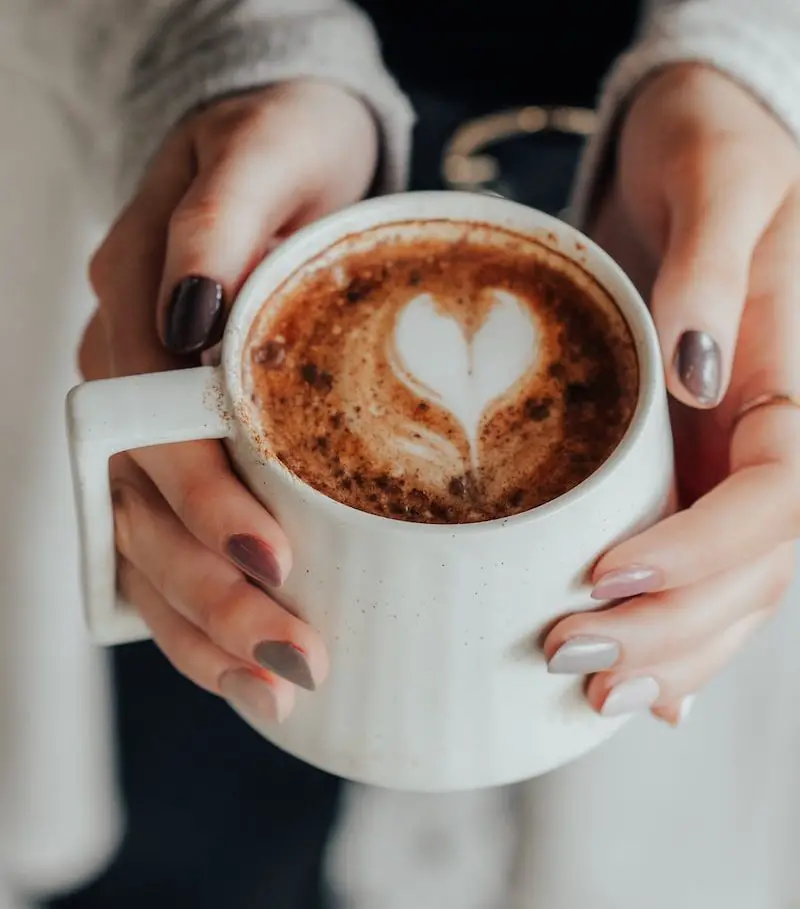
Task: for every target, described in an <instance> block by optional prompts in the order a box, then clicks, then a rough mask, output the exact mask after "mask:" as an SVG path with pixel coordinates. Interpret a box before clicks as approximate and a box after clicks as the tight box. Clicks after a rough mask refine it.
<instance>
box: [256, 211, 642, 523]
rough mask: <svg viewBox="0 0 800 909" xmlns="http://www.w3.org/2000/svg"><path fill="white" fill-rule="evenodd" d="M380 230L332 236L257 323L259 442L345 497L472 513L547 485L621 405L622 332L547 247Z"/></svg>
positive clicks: (605, 442)
mask: <svg viewBox="0 0 800 909" xmlns="http://www.w3.org/2000/svg"><path fill="white" fill-rule="evenodd" d="M419 230H420V228H419V225H389V226H387V227H385V228H377V229H375V230H374V231H372V232H370V233H368V234H365V235H362V236H360V237H358V238H349V239H348V240H347V241H343V242H342V244H340V245H339V246H338V247H334V248H332V250H330V251H329V252H328V253H326V254H324V255H323V256H322V257H321V258H320V260H319V261H318V262H316V263H311V265H310V266H309V268H308V269H307V270H306V271H305V272H304V271H303V270H301V272H300V273H299V274H298V275H297V276H295V277H294V278H293V279H290V280H289V281H288V282H287V283H286V285H284V287H283V288H281V290H280V292H279V293H278V294H277V295H276V297H275V298H274V299H273V300H270V301H268V303H267V305H265V307H264V310H263V312H262V316H261V317H260V318H259V319H257V320H256V322H255V323H254V326H253V328H252V329H251V335H250V338H249V340H248V351H249V354H248V360H247V363H246V368H245V375H246V377H247V381H248V382H249V385H250V388H251V391H252V397H253V417H252V422H253V423H254V425H257V426H260V427H261V432H262V435H263V438H264V440H265V441H264V446H265V455H267V456H276V457H278V458H279V459H280V460H281V461H283V463H284V464H285V465H286V466H287V467H288V468H289V469H290V470H291V471H292V472H293V473H295V474H296V475H297V476H298V477H299V478H300V479H302V480H304V481H305V482H307V483H309V484H310V485H312V486H314V487H316V488H317V489H319V490H320V491H322V492H324V493H325V494H327V495H329V496H331V497H332V498H335V499H338V500H340V501H342V502H344V503H345V504H348V505H351V506H353V507H356V508H359V509H361V510H364V511H371V512H375V513H377V514H383V515H387V516H390V517H396V518H402V519H405V520H415V521H434V522H436V521H477V520H486V519H489V518H494V517H501V516H504V515H509V514H514V513H516V512H518V511H522V510H525V509H526V508H531V507H534V506H535V505H537V504H540V503H541V502H545V501H549V500H550V499H552V498H554V497H556V496H558V495H561V494H562V493H563V492H565V491H567V490H568V489H570V488H572V487H573V486H575V485H576V484H577V483H579V482H581V480H583V479H584V478H585V477H586V476H588V475H589V474H590V473H591V472H592V471H593V470H595V469H596V468H597V467H598V466H599V465H600V464H602V462H603V461H604V460H605V459H606V458H607V457H608V455H609V454H610V453H611V451H613V449H614V447H615V446H616V445H617V443H618V442H619V440H620V438H621V436H622V434H623V433H624V431H625V428H626V427H627V425H628V422H629V420H630V417H631V414H632V412H633V407H634V405H635V402H636V395H637V385H638V370H637V363H636V354H635V348H634V344H633V340H632V338H631V337H630V333H629V331H628V329H627V326H626V324H625V322H624V320H623V319H622V316H621V315H620V313H619V311H618V310H617V308H616V306H615V305H614V303H613V300H611V299H610V298H609V297H608V294H606V293H605V291H604V290H603V289H602V288H601V287H600V286H599V285H597V284H596V283H594V282H592V281H591V279H590V278H589V277H588V276H587V275H586V274H585V273H583V272H582V271H581V270H580V269H579V268H578V267H577V266H573V265H571V263H569V261H568V260H565V259H564V258H563V257H561V256H560V255H559V254H558V253H555V252H553V251H552V250H549V249H547V248H546V247H544V246H542V245H541V244H539V243H537V242H536V241H534V240H527V239H525V238H520V237H517V236H515V235H513V234H509V233H506V232H504V231H502V230H500V229H499V228H491V229H489V228H485V227H483V226H482V225H471V224H454V223H452V222H428V223H427V224H425V225H424V232H425V233H424V239H420V233H419Z"/></svg>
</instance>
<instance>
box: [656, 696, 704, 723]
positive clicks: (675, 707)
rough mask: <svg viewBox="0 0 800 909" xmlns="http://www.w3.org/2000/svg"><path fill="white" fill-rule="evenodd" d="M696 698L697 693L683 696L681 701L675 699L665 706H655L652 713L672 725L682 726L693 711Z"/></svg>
mask: <svg viewBox="0 0 800 909" xmlns="http://www.w3.org/2000/svg"><path fill="white" fill-rule="evenodd" d="M696 700H697V695H694V694H687V695H686V697H685V698H681V699H680V700H679V701H674V702H673V703H671V704H666V705H665V706H663V707H654V708H653V709H652V710H651V713H652V714H653V716H654V717H655V718H656V719H658V720H663V721H664V722H665V723H668V724H669V725H670V726H681V725H682V724H683V723H685V722H686V720H687V718H688V716H689V714H690V713H691V712H692V709H693V707H694V702H695V701H696Z"/></svg>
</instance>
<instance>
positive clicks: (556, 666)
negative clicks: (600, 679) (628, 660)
mask: <svg viewBox="0 0 800 909" xmlns="http://www.w3.org/2000/svg"><path fill="white" fill-rule="evenodd" d="M619 655H620V646H619V644H618V643H617V642H616V641H612V640H611V638H603V637H600V636H599V635H593V634H578V635H575V637H574V638H570V639H569V640H568V641H565V642H564V643H563V644H562V645H561V646H560V647H559V648H558V650H556V652H555V653H554V654H553V655H552V656H551V657H550V661H549V662H548V664H547V671H548V672H551V673H553V674H554V675H587V674H588V673H590V672H600V671H601V670H602V669H610V668H611V667H612V666H613V665H614V663H616V662H617V660H618V659H619Z"/></svg>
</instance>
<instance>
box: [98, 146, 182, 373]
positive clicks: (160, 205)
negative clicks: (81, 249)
mask: <svg viewBox="0 0 800 909" xmlns="http://www.w3.org/2000/svg"><path fill="white" fill-rule="evenodd" d="M193 174H194V171H193V166H192V155H191V145H190V143H189V139H188V136H187V135H186V134H185V133H184V132H177V133H174V134H173V136H172V137H171V139H170V140H169V141H168V142H167V143H166V144H165V146H164V147H163V149H162V150H161V151H160V152H159V154H158V155H157V156H156V158H155V160H154V162H153V164H152V166H151V168H150V170H149V171H148V174H147V176H146V178H145V180H144V182H143V184H142V186H141V188H140V190H139V191H138V192H137V194H136V195H135V196H134V198H133V199H132V201H131V202H130V204H129V205H128V206H127V207H126V208H125V209H124V211H123V212H122V213H121V214H120V216H119V218H118V219H117V221H116V223H115V224H114V226H113V227H112V229H111V230H110V231H109V233H108V235H107V236H106V239H105V240H104V241H103V243H102V245H101V246H100V248H99V249H98V250H97V252H96V253H95V254H94V256H93V257H92V261H91V263H90V266H89V277H90V281H91V284H92V287H93V289H94V291H95V293H96V294H97V297H98V300H99V304H100V316H101V320H102V324H103V327H104V329H105V334H106V340H107V344H108V358H109V361H110V366H111V371H112V375H118V376H124V375H138V374H140V373H145V372H159V371H162V370H167V369H172V368H175V366H177V365H181V364H180V363H179V361H176V360H175V358H173V357H171V356H170V355H169V354H168V353H167V352H166V351H165V350H164V348H163V346H162V345H161V343H160V341H159V338H158V334H157V332H156V328H155V324H154V322H155V320H154V312H155V308H156V300H157V294H158V287H159V282H160V280H161V273H162V269H163V264H164V249H165V245H166V240H167V228H168V224H169V217H170V214H171V212H172V211H173V209H174V208H175V206H176V205H177V204H178V202H179V201H180V199H181V198H182V197H183V196H184V194H185V193H186V190H187V188H188V187H189V185H190V183H191V180H192V178H193ZM95 340H97V338H96V336H95Z"/></svg>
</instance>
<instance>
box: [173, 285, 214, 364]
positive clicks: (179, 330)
mask: <svg viewBox="0 0 800 909" xmlns="http://www.w3.org/2000/svg"><path fill="white" fill-rule="evenodd" d="M222 313H223V305H222V285H221V284H218V283H217V282H216V281H212V280H211V278H204V277H202V276H199V275H195V276H192V277H189V278H184V279H183V281H181V282H180V284H178V286H177V287H176V288H175V290H174V291H173V292H172V298H171V299H170V301H169V305H168V306H167V313H166V318H165V323H164V345H165V346H166V347H167V349H168V350H171V351H172V352H173V353H177V354H191V353H197V352H198V351H200V350H202V349H203V348H204V347H208V346H209V345H211V344H215V343H216V342H217V341H218V340H219V335H220V331H221V328H222Z"/></svg>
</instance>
